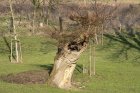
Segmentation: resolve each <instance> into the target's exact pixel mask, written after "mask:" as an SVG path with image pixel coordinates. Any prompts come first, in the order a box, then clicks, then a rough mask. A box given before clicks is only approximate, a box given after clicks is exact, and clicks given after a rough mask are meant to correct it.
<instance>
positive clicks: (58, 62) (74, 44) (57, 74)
mask: <svg viewBox="0 0 140 93" xmlns="http://www.w3.org/2000/svg"><path fill="white" fill-rule="evenodd" d="M87 45H88V39H87V37H86V36H84V39H77V40H73V41H70V42H67V43H66V44H65V45H64V46H61V48H58V53H57V54H56V58H55V63H54V67H53V70H52V72H51V76H50V79H49V84H50V85H53V86H56V87H59V88H63V89H70V88H71V87H72V84H71V78H72V74H73V71H74V69H75V67H76V60H77V59H78V58H79V57H80V55H81V53H82V52H83V51H84V50H85V49H86V48H87Z"/></svg>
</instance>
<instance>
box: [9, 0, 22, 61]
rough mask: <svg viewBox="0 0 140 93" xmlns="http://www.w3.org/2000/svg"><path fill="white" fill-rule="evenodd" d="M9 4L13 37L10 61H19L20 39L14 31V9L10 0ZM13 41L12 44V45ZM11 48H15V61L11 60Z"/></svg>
mask: <svg viewBox="0 0 140 93" xmlns="http://www.w3.org/2000/svg"><path fill="white" fill-rule="evenodd" d="M9 6H10V12H11V20H10V21H11V24H10V26H11V33H12V37H13V39H12V40H11V62H12V63H19V62H21V61H22V60H21V58H22V57H21V56H22V55H21V44H20V41H19V39H18V37H17V32H16V26H15V16H14V11H13V7H12V0H9ZM13 43H14V45H13ZM13 48H14V49H15V61H14V60H13V55H14V54H13Z"/></svg>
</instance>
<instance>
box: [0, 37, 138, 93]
mask: <svg viewBox="0 0 140 93" xmlns="http://www.w3.org/2000/svg"><path fill="white" fill-rule="evenodd" d="M20 39H21V42H22V50H23V62H24V63H22V64H11V63H10V62H9V59H8V56H9V52H8V49H7V47H6V46H5V43H4V41H3V39H2V38H0V42H1V43H0V51H1V52H0V75H3V74H5V75H6V74H9V73H19V72H23V71H28V70H36V69H44V68H43V67H41V65H47V64H53V62H54V56H55V53H56V48H57V47H56V41H55V40H51V39H49V38H44V37H38V36H32V37H27V36H26V37H20ZM8 40H9V39H8ZM107 42H108V41H107ZM107 42H106V43H105V44H104V46H97V47H96V75H95V76H92V77H91V78H89V76H88V75H86V74H85V75H83V74H82V73H80V72H78V71H76V70H75V73H74V77H73V80H74V81H77V82H79V81H81V83H82V84H83V85H84V86H85V88H84V89H82V90H62V89H57V88H52V87H49V86H48V85H47V84H36V85H33V84H32V85H20V84H10V83H6V82H3V81H0V93H56V92H57V93H140V63H139V62H140V61H139V59H138V60H135V58H136V57H139V51H136V50H135V49H130V50H129V51H128V57H129V58H128V60H126V59H125V55H120V56H119V57H117V56H116V54H117V53H118V51H119V50H121V47H122V46H123V45H121V44H119V43H115V42H114V41H113V42H112V43H111V44H110V45H109V44H107ZM88 54H89V50H88V49H87V50H86V51H85V52H84V53H83V54H82V56H81V58H80V59H79V60H78V64H79V65H81V64H85V65H86V66H88V62H89V61H88V59H89V57H88Z"/></svg>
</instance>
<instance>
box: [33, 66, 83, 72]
mask: <svg viewBox="0 0 140 93" xmlns="http://www.w3.org/2000/svg"><path fill="white" fill-rule="evenodd" d="M35 66H38V67H41V68H43V69H45V70H47V71H48V73H49V74H51V71H52V70H53V66H54V64H47V65H35ZM75 71H76V72H78V73H82V71H83V66H82V65H80V64H78V65H76V68H75Z"/></svg>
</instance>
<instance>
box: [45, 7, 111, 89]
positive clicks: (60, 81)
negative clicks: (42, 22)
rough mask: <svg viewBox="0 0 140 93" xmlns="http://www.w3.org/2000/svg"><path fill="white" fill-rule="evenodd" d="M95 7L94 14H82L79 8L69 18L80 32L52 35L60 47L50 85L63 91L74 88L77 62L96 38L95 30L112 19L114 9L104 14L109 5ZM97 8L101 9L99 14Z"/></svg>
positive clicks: (86, 12) (49, 81) (64, 32)
mask: <svg viewBox="0 0 140 93" xmlns="http://www.w3.org/2000/svg"><path fill="white" fill-rule="evenodd" d="M95 7H96V8H94V9H95V10H94V9H93V12H92V13H91V12H90V11H88V8H86V11H85V12H84V13H81V12H83V11H81V10H82V9H80V8H79V9H78V11H76V13H75V14H71V15H70V16H69V17H70V19H71V20H73V21H76V22H77V23H79V26H78V27H80V30H75V31H72V32H68V31H63V32H61V31H60V33H59V32H58V31H56V32H54V33H52V37H54V38H55V39H57V40H58V42H59V46H58V51H57V54H56V57H55V62H54V67H53V70H52V72H51V75H50V79H49V80H48V83H49V84H50V85H53V86H56V87H58V88H63V89H70V88H72V83H71V78H72V74H73V71H74V69H75V67H76V60H78V59H79V57H80V55H81V54H82V53H83V52H84V51H85V50H86V49H87V46H88V44H89V38H91V37H92V38H93V37H94V35H95V31H94V29H93V28H95V27H96V26H98V27H100V26H101V25H103V23H105V21H106V20H110V19H111V15H112V12H111V11H112V9H113V8H112V7H109V8H108V9H109V10H108V12H107V13H104V12H103V11H105V10H106V9H107V8H106V7H107V5H98V6H97V5H95ZM97 7H98V9H101V10H100V11H99V12H98V11H97ZM101 7H102V8H101ZM105 8H106V9H105ZM101 11H102V12H103V13H102V12H101ZM106 11H107V10H106ZM81 14H84V15H81ZM89 29H90V30H89Z"/></svg>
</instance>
